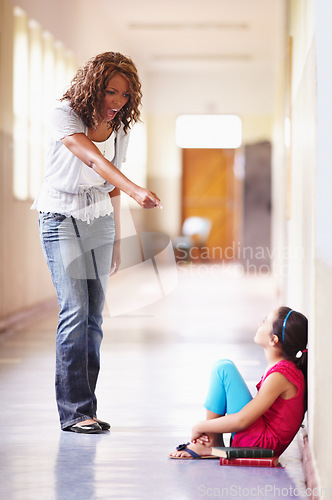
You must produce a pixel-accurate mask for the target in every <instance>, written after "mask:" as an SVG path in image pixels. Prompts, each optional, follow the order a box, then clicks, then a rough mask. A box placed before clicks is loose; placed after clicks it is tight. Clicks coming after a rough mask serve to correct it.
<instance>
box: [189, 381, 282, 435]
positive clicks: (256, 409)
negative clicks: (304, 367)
mask: <svg viewBox="0 0 332 500" xmlns="http://www.w3.org/2000/svg"><path fill="white" fill-rule="evenodd" d="M289 384H290V382H289V381H288V380H287V378H286V377H284V375H282V374H281V373H277V372H274V373H271V375H269V376H268V377H267V378H266V379H265V380H264V383H263V384H262V386H261V388H260V390H259V391H258V393H257V394H256V396H255V397H254V398H253V399H252V400H251V401H250V402H249V403H248V404H246V405H245V406H244V407H243V408H242V410H240V411H239V412H238V413H233V414H230V415H225V416H223V417H218V418H214V419H211V420H203V421H201V422H199V423H198V424H196V425H195V426H194V427H193V429H192V439H191V440H192V442H196V441H200V437H201V436H202V435H206V434H214V433H218V434H219V433H224V432H237V431H242V430H244V429H246V428H247V427H249V426H250V425H251V424H253V423H254V422H255V421H256V420H257V419H258V418H259V417H260V416H261V415H263V413H265V412H266V410H268V409H269V408H270V406H271V405H272V404H273V403H274V401H275V400H276V399H277V398H278V397H279V396H280V395H282V394H283V393H284V392H285V391H286V390H287V389H288V388H289ZM203 441H204V439H203Z"/></svg>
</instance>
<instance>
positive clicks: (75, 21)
mask: <svg viewBox="0 0 332 500" xmlns="http://www.w3.org/2000/svg"><path fill="white" fill-rule="evenodd" d="M10 1H11V2H12V3H13V4H15V5H19V6H20V7H21V8H23V9H24V10H25V11H26V12H27V13H28V14H29V16H30V17H31V18H32V19H35V20H37V21H38V22H39V23H40V24H41V26H42V27H43V29H45V30H49V32H50V33H52V34H53V36H54V37H55V38H56V39H57V40H59V41H61V42H62V43H63V44H64V45H65V47H67V48H68V49H71V50H72V52H73V53H74V54H75V56H76V57H77V59H78V61H79V63H80V64H83V63H84V62H85V61H86V60H87V59H88V58H90V57H93V56H94V55H96V54H98V53H100V52H104V51H107V50H112V51H119V52H122V53H124V54H127V55H129V56H131V57H132V58H133V60H134V61H135V63H136V65H137V67H138V70H139V74H140V76H141V78H142V81H143V83H144V89H145V90H146V89H147V88H148V90H149V91H148V92H147V91H145V94H146V95H147V100H148V102H147V103H146V104H147V106H149V109H152V108H153V109H154V110H156V106H158V110H159V111H160V110H161V107H162V106H163V109H162V111H163V112H166V111H169V112H172V111H173V112H176V113H180V112H182V113H184V112H186V110H188V109H190V110H193V111H192V112H194V111H195V112H199V113H202V112H203V111H204V110H205V111H208V110H210V111H208V112H237V113H242V114H248V115H250V114H251V115H254V114H256V115H258V114H260V115H263V114H271V112H273V107H274V100H275V96H276V82H277V76H278V72H279V69H280V67H281V65H283V64H284V42H285V28H286V18H287V16H286V7H287V2H288V0H139V1H138V0H121V1H120V0H94V1H93V2H91V0H71V1H70V2H68V0H10ZM169 89H171V90H172V92H170V90H169ZM201 89H203V90H201ZM200 93H204V96H200ZM209 94H210V95H211V96H212V97H213V99H212V100H211V99H210V97H209ZM216 96H217V97H216ZM210 101H211V102H210ZM192 103H195V106H193V105H192ZM171 108H173V109H171Z"/></svg>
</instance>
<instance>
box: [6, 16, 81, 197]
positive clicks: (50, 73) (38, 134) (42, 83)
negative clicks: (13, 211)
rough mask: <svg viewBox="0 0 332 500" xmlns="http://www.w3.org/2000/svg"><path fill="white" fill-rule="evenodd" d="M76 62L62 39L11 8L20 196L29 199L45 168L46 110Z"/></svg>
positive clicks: (16, 168) (17, 188)
mask: <svg viewBox="0 0 332 500" xmlns="http://www.w3.org/2000/svg"><path fill="white" fill-rule="evenodd" d="M76 68H77V64H75V61H74V59H73V57H72V55H71V54H70V53H69V52H68V51H66V49H65V48H64V47H63V46H62V45H60V44H59V43H58V42H56V41H55V40H54V39H53V37H52V36H51V35H50V34H49V33H47V32H45V31H43V30H42V28H41V26H40V25H39V24H38V23H37V22H36V21H34V20H31V19H29V18H28V16H27V15H26V14H25V12H24V11H23V10H22V9H20V8H15V9H14V75H13V80H14V83H13V94H14V100H13V111H14V131H13V135H14V174H13V189H14V196H15V198H17V199H19V200H27V199H32V198H34V197H35V196H36V194H37V192H38V189H39V187H40V185H41V182H42V177H43V174H44V166H45V159H46V146H47V123H48V117H49V113H50V111H51V109H52V108H53V107H54V104H55V102H56V99H58V98H59V97H61V95H62V94H63V92H64V89H65V86H66V84H67V85H68V83H69V82H70V79H71V78H72V76H73V75H74V73H75V71H76ZM69 75H70V76H69Z"/></svg>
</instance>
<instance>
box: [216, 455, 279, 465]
mask: <svg viewBox="0 0 332 500" xmlns="http://www.w3.org/2000/svg"><path fill="white" fill-rule="evenodd" d="M278 464H279V460H278V457H271V458H220V465H237V466H242V467H278Z"/></svg>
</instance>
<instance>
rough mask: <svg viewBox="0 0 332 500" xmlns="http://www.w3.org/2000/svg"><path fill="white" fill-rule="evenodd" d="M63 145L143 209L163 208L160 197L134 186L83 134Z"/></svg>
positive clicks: (71, 137)
mask: <svg viewBox="0 0 332 500" xmlns="http://www.w3.org/2000/svg"><path fill="white" fill-rule="evenodd" d="M62 142H63V144H64V145H65V146H66V147H67V148H68V149H69V150H70V151H71V152H72V153H73V154H74V155H75V156H77V158H79V159H80V160H81V161H82V162H83V163H85V164H86V165H87V166H88V167H91V168H93V170H94V171H95V172H97V173H98V174H99V175H100V176H101V177H102V178H103V179H105V180H106V181H108V182H110V183H111V184H113V185H114V186H116V187H117V188H119V189H120V190H121V191H123V192H124V193H126V194H128V195H129V196H130V197H131V198H133V199H134V200H135V201H136V202H137V203H138V204H139V205H141V206H142V207H143V208H154V207H159V208H161V203H160V200H159V198H158V196H157V195H156V194H155V193H153V192H152V191H149V190H148V189H145V188H142V187H140V186H137V184H134V183H133V182H132V181H131V180H130V179H128V178H127V177H126V176H125V175H123V174H122V173H121V172H120V170H118V169H117V168H116V167H115V165H113V163H111V162H110V161H108V160H107V159H106V158H105V157H104V156H103V155H102V154H101V152H100V151H99V149H98V148H97V146H96V145H95V144H93V142H92V141H90V139H89V138H88V137H87V136H86V135H85V134H83V133H77V134H72V135H68V136H67V137H64V138H63V139H62Z"/></svg>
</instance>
